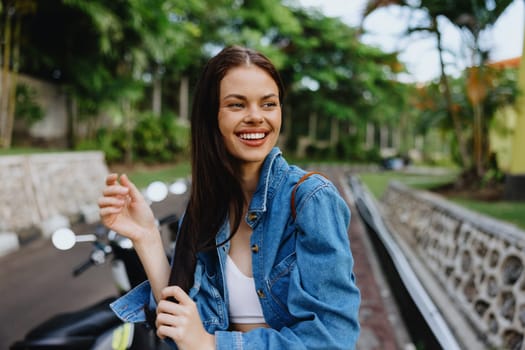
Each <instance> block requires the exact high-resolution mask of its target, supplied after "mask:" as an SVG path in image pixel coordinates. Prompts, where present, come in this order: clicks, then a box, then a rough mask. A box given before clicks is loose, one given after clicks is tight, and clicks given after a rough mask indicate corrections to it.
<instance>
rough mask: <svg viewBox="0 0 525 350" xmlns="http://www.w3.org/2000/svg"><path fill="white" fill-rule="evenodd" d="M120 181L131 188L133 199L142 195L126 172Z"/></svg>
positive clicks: (130, 192)
mask: <svg viewBox="0 0 525 350" xmlns="http://www.w3.org/2000/svg"><path fill="white" fill-rule="evenodd" d="M120 183H121V184H122V186H125V187H126V188H128V189H129V195H130V196H131V199H132V200H135V199H137V198H139V197H140V196H141V195H142V194H141V193H140V191H139V189H138V188H137V187H136V186H135V184H134V183H133V182H131V181H130V180H129V178H128V176H127V175H126V174H122V175H121V176H120Z"/></svg>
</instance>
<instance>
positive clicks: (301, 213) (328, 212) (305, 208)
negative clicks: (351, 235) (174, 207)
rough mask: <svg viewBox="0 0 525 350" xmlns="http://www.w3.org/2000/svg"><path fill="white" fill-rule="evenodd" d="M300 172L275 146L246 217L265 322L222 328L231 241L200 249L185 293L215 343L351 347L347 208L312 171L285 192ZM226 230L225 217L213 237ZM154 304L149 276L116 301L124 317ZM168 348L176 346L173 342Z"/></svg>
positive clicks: (140, 316) (354, 294)
mask: <svg viewBox="0 0 525 350" xmlns="http://www.w3.org/2000/svg"><path fill="white" fill-rule="evenodd" d="M304 174H305V172H304V170H301V169H300V168H298V167H295V166H290V165H288V163H287V162H286V161H285V160H284V158H282V156H281V152H280V151H279V149H278V148H274V149H273V150H272V151H271V153H270V154H269V155H268V156H267V158H266V159H265V161H264V164H263V167H262V170H261V175H260V179H259V184H258V186H257V189H256V192H255V193H254V195H253V198H252V201H251V203H250V205H249V210H248V214H247V215H246V221H247V223H248V224H249V225H250V227H251V228H252V229H253V233H252V236H251V247H252V268H253V277H254V280H255V288H256V290H257V294H258V296H259V301H260V303H261V306H262V310H263V314H264V318H265V321H266V323H267V324H268V325H269V326H270V328H258V329H254V330H251V331H249V332H245V333H242V332H237V331H228V328H229V319H228V289H227V287H226V283H225V277H224V268H225V264H226V256H227V254H228V250H229V244H228V243H226V244H225V245H223V246H220V247H219V248H217V254H210V253H199V254H198V256H197V264H196V269H195V275H194V285H193V287H192V288H191V289H190V291H189V295H190V297H191V298H192V299H193V300H194V301H195V302H196V304H197V308H198V310H199V313H200V316H201V320H202V322H203V325H204V328H205V329H206V330H207V331H208V332H209V333H211V334H215V340H216V348H217V349H228V350H230V349H345V350H348V349H353V348H354V347H355V344H356V342H357V338H358V335H359V322H358V309H359V303H360V293H359V290H358V288H357V286H356V284H355V278H354V274H353V271H352V269H353V264H354V262H353V258H352V254H351V251H350V242H349V240H348V235H347V232H348V227H349V223H350V210H349V209H348V206H347V205H346V203H345V201H344V200H343V199H342V198H341V196H340V195H339V193H338V192H337V190H336V188H335V187H334V186H333V184H332V183H331V182H330V181H328V180H327V179H325V178H324V177H322V176H318V175H314V176H311V177H309V178H308V179H307V180H306V181H304V182H303V183H301V184H300V185H299V187H298V190H297V192H296V195H295V208H296V213H297V214H296V219H295V220H294V219H293V218H292V215H291V205H290V198H291V193H292V189H293V187H294V185H295V184H296V183H297V181H298V180H299V179H300V177H301V176H302V175H304ZM229 234H230V227H229V223H228V220H226V219H225V222H224V224H223V226H222V228H221V229H220V230H219V232H218V234H217V237H216V241H217V243H219V242H223V241H224V240H225V239H226V238H227V237H228V236H229ZM148 303H149V305H150V308H155V303H154V298H153V297H152V293H151V289H150V286H149V284H148V282H147V281H146V282H143V283H142V284H141V285H139V286H137V287H136V288H135V289H133V290H132V291H130V292H129V293H128V294H126V295H125V296H123V297H121V298H119V299H118V300H117V301H115V302H114V303H113V304H112V305H111V307H112V309H113V311H114V312H115V313H116V314H117V315H118V316H119V317H120V318H121V319H122V320H124V321H126V322H143V321H145V312H144V305H148ZM170 343H171V344H173V346H174V348H176V346H175V344H174V343H173V342H170Z"/></svg>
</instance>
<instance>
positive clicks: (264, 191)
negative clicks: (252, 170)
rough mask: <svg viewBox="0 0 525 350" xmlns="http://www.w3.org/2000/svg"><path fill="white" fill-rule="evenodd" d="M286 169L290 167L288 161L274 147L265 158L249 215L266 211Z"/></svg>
mask: <svg viewBox="0 0 525 350" xmlns="http://www.w3.org/2000/svg"><path fill="white" fill-rule="evenodd" d="M286 169H288V163H286V161H285V160H284V158H283V157H282V152H281V150H280V149H279V148H277V147H274V148H273V149H272V150H271V151H270V153H269V154H268V156H266V159H265V160H264V163H263V166H262V169H261V174H260V176H259V183H258V184H257V189H256V190H255V193H254V194H253V198H252V201H251V202H250V206H249V210H248V213H249V215H248V216H250V213H252V214H257V213H262V212H266V209H267V208H266V206H267V203H268V201H269V200H271V199H272V198H273V196H274V195H275V190H276V188H277V187H278V186H279V184H280V183H281V180H282V178H283V176H284V174H285V173H286Z"/></svg>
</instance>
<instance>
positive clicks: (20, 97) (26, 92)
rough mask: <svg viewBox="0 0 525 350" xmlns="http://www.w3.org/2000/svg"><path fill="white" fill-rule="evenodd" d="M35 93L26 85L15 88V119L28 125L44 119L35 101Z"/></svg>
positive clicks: (40, 108)
mask: <svg viewBox="0 0 525 350" xmlns="http://www.w3.org/2000/svg"><path fill="white" fill-rule="evenodd" d="M36 99H37V92H36V90H35V89H34V88H31V87H30V86H28V85H26V84H18V85H17V86H16V110H15V118H16V119H20V120H24V121H25V122H26V123H27V124H28V125H32V124H33V123H35V122H37V121H39V120H41V119H42V118H43V117H44V111H43V110H42V107H40V105H39V104H38V102H37V101H36Z"/></svg>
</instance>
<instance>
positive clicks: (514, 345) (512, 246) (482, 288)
mask: <svg viewBox="0 0 525 350" xmlns="http://www.w3.org/2000/svg"><path fill="white" fill-rule="evenodd" d="M380 208H381V211H382V214H383V216H384V219H385V221H386V223H387V225H388V226H389V227H390V229H391V231H392V233H393V234H394V235H395V238H396V240H398V241H400V242H402V243H403V244H402V246H404V247H405V249H406V252H407V254H409V255H410V256H411V257H413V261H412V264H415V265H420V266H421V267H422V268H420V269H418V270H419V271H420V276H419V277H420V279H421V281H422V282H423V283H424V284H425V281H426V280H428V279H429V277H431V279H433V280H434V285H433V286H432V283H427V288H428V289H431V290H430V291H431V292H432V293H433V295H434V296H435V298H436V299H441V300H440V309H442V311H443V314H444V315H445V318H447V315H448V319H447V322H448V323H449V324H452V325H457V324H461V325H463V326H464V327H466V328H470V329H466V328H464V327H458V328H456V329H455V332H456V333H457V334H456V335H457V336H458V338H459V339H461V338H463V343H464V345H465V346H466V348H472V347H470V346H474V345H472V344H473V340H469V339H467V338H468V334H469V332H472V334H475V337H476V338H477V340H479V341H480V342H481V344H484V345H485V347H486V348H498V349H512V350H523V349H525V344H524V336H525V271H524V267H525V251H524V247H525V231H523V230H520V229H518V228H517V227H515V226H514V225H510V224H506V223H503V222H500V221H497V220H494V219H491V218H488V217H486V216H483V215H481V214H477V213H474V212H472V211H469V210H467V209H465V208H463V207H461V206H458V205H455V204H453V203H451V202H449V201H447V200H445V199H443V198H442V197H440V196H437V195H434V194H432V193H429V192H425V191H415V190H413V189H409V188H407V187H405V186H403V185H401V184H399V183H395V182H393V183H391V184H390V185H389V187H388V189H387V191H386V192H385V194H384V196H383V198H382V199H381V203H380ZM425 271H430V275H431V276H428V274H427V275H425ZM435 281H437V285H438V286H439V287H438V288H435V286H436V284H435ZM436 289H439V290H436ZM440 294H441V296H439V295H440ZM443 295H445V298H443ZM447 299H448V300H447ZM458 311H459V312H458ZM458 317H459V318H463V320H458V319H457V318H458ZM454 318H456V319H454ZM474 341H475V340H474ZM475 347H476V348H479V347H478V345H476V346H475Z"/></svg>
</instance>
